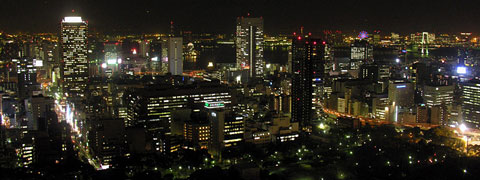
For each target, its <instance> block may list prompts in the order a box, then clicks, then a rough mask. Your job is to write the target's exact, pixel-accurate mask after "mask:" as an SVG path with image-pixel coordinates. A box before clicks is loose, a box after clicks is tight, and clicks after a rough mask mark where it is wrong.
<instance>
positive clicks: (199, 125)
mask: <svg viewBox="0 0 480 180" xmlns="http://www.w3.org/2000/svg"><path fill="white" fill-rule="evenodd" d="M196 114H202V115H200V116H199V117H192V118H191V119H190V120H189V121H186V122H185V123H184V127H183V137H184V138H185V140H187V141H189V142H190V143H192V144H191V145H192V146H193V148H194V149H196V147H199V148H200V149H207V148H208V142H209V141H210V122H209V121H208V119H207V118H206V117H207V115H206V113H205V112H202V113H196ZM203 115H205V117H203ZM197 116H198V115H197Z"/></svg>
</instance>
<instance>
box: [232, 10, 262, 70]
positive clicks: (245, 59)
mask: <svg viewBox="0 0 480 180" xmlns="http://www.w3.org/2000/svg"><path fill="white" fill-rule="evenodd" d="M235 45H236V53H237V68H238V69H242V70H243V69H248V71H249V76H250V77H260V76H263V69H264V64H265V63H264V60H263V45H264V39H263V18H243V17H241V18H237V29H236V38H235Z"/></svg>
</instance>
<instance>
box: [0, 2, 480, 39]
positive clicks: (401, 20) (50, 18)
mask: <svg viewBox="0 0 480 180" xmlns="http://www.w3.org/2000/svg"><path fill="white" fill-rule="evenodd" d="M3 3H4V5H3V6H2V7H12V8H4V9H1V11H0V15H1V16H0V30H3V31H5V32H12V33H14V32H31V33H38V32H56V31H57V29H58V27H59V22H60V21H61V18H60V17H64V16H69V15H71V14H70V13H71V11H72V10H74V11H75V13H77V15H79V16H82V17H84V18H85V19H88V20H89V26H90V29H91V30H92V31H93V32H103V33H114V32H118V33H153V32H165V33H167V32H168V31H169V23H170V22H171V21H173V22H174V23H175V25H176V26H178V27H179V28H180V29H181V30H185V31H193V32H209V33H227V34H230V33H234V29H231V28H227V27H231V26H232V25H234V24H235V19H236V18H237V17H241V16H245V17H246V16H248V14H250V15H251V16H252V17H263V18H264V19H265V32H267V34H268V33H271V34H277V33H290V32H293V31H295V30H296V29H298V27H301V26H304V27H305V28H306V30H307V31H310V32H314V33H315V32H317V33H318V32H322V31H323V30H325V29H329V30H342V31H347V32H348V31H355V32H360V31H362V30H368V31H371V30H381V31H385V32H406V33H412V32H417V31H429V32H438V33H443V32H445V33H457V32H474V33H478V32H480V25H478V23H476V20H477V19H478V18H479V17H480V14H479V12H478V11H475V10H474V9H473V8H474V7H475V6H476V5H478V3H479V2H475V1H469V2H466V3H458V2H454V1H447V0H444V1H436V2H425V1H402V2H399V3H391V2H388V1H387V2H386V1H357V0H354V1H335V2H323V1H322V2H309V1H306V0H305V1H297V2H296V3H295V4H293V3H292V2H288V1H280V2H278V1H269V0H262V1H223V2H216V1H206V2H204V1H202V2H197V1H191V0H182V1H175V2H169V3H166V2H161V1H158V2H157V1H140V2H127V1H119V2H116V3H109V2H97V1H82V2H75V1H48V0H46V1H33V2H30V1H28V2H27V1H22V2H17V1H5V2H3ZM132 6H134V7H135V8H131V7H132ZM307 7H308V8H307ZM16 12H22V13H16ZM10 14H17V15H16V16H13V17H11V16H9V15H10ZM16 22H22V23H16Z"/></svg>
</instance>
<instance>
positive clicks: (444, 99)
mask: <svg viewBox="0 0 480 180" xmlns="http://www.w3.org/2000/svg"><path fill="white" fill-rule="evenodd" d="M454 90H455V87H454V86H453V85H451V86H425V89H424V93H423V100H424V103H425V104H426V105H427V106H428V107H433V106H440V105H447V106H450V105H451V104H452V103H453V91H454Z"/></svg>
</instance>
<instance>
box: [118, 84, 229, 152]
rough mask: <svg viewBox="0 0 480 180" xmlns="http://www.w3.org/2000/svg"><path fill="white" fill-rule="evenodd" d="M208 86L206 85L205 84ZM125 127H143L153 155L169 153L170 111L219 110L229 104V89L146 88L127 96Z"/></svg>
mask: <svg viewBox="0 0 480 180" xmlns="http://www.w3.org/2000/svg"><path fill="white" fill-rule="evenodd" d="M207 84H208V83H207ZM125 100H126V102H127V121H126V127H143V128H145V130H146V131H147V132H148V134H149V136H150V137H151V138H152V142H154V144H153V147H154V151H156V152H171V150H169V149H170V145H169V143H170V142H169V141H170V137H171V136H172V131H171V124H172V112H173V111H174V110H179V109H186V108H190V109H194V112H195V111H200V110H199V109H198V107H201V106H204V107H205V108H207V109H222V108H224V107H226V106H230V104H231V95H230V91H229V89H228V88H226V87H224V86H220V85H212V84H209V85H202V86H201V85H198V86H195V85H190V86H181V87H174V86H169V87H145V88H140V89H134V90H131V91H129V92H127V93H126V96H125Z"/></svg>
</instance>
